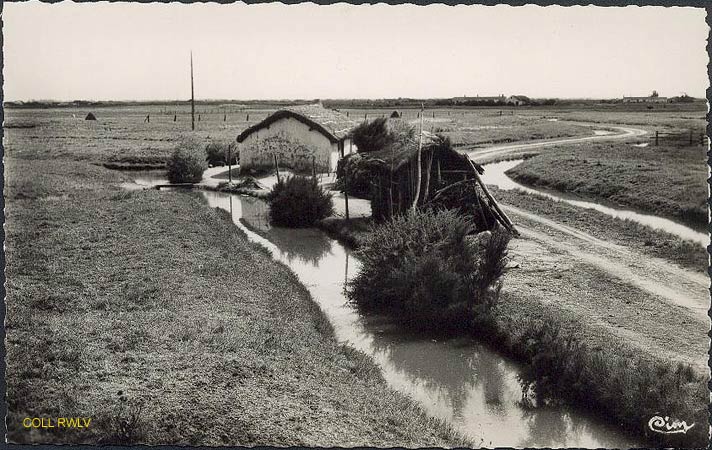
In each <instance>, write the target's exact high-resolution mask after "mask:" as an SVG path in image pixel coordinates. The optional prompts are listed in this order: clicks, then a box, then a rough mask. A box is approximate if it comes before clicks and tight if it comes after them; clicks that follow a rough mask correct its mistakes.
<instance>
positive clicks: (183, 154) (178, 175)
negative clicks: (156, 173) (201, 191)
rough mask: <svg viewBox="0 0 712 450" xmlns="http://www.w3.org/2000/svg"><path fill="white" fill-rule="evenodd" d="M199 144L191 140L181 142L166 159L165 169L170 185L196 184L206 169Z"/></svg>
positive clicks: (206, 165) (206, 164)
mask: <svg viewBox="0 0 712 450" xmlns="http://www.w3.org/2000/svg"><path fill="white" fill-rule="evenodd" d="M201 147H202V146H201V145H200V143H199V142H198V141H197V140H195V139H192V138H187V139H183V140H181V141H180V142H179V143H178V145H177V146H176V148H175V150H174V151H173V154H172V155H171V156H170V158H168V162H167V163H166V168H167V170H168V173H167V175H168V180H170V182H171V183H197V182H199V181H200V180H201V179H202V178H203V172H204V171H205V169H207V168H208V163H207V162H206V161H205V154H204V153H203V149H202V148H201Z"/></svg>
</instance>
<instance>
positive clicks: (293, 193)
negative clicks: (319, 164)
mask: <svg viewBox="0 0 712 450" xmlns="http://www.w3.org/2000/svg"><path fill="white" fill-rule="evenodd" d="M267 201H268V203H269V205H270V210H269V217H270V222H271V223H272V224H274V225H278V226H285V227H292V228H301V227H310V226H313V225H314V224H315V223H316V222H318V221H319V220H321V219H324V218H326V217H328V216H330V215H331V214H332V213H333V211H334V203H333V202H332V200H331V194H329V193H328V192H325V191H324V190H323V189H322V188H321V187H320V186H319V184H318V183H317V181H316V179H314V178H307V177H302V176H293V177H289V178H287V179H286V180H280V181H279V182H278V183H277V184H275V185H274V187H273V188H272V190H271V191H270V193H269V195H268V196H267Z"/></svg>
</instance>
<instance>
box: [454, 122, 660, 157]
mask: <svg viewBox="0 0 712 450" xmlns="http://www.w3.org/2000/svg"><path fill="white" fill-rule="evenodd" d="M576 123H580V124H581V125H587V126H597V127H600V128H613V129H616V130H618V131H620V133H618V134H601V135H594V136H584V137H578V138H566V139H552V140H545V141H537V142H528V143H524V144H511V145H498V146H495V147H488V148H486V149H482V150H475V151H471V152H467V155H468V156H469V157H470V158H471V159H472V160H473V161H476V162H483V161H484V160H485V159H489V158H492V157H494V156H502V155H505V154H507V153H511V152H514V151H521V150H528V149H535V148H541V147H548V146H552V145H559V144H574V143H580V142H587V141H608V140H616V139H627V138H631V137H638V136H643V135H645V134H647V133H648V132H647V131H645V130H641V129H639V128H631V127H620V126H612V125H604V124H595V123H588V122H576Z"/></svg>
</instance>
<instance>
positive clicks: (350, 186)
mask: <svg viewBox="0 0 712 450" xmlns="http://www.w3.org/2000/svg"><path fill="white" fill-rule="evenodd" d="M373 180H374V176H373V170H372V168H371V167H370V166H369V165H368V164H364V162H363V158H362V157H361V155H359V154H358V153H352V154H350V155H346V156H345V157H343V158H341V159H340V160H339V162H338V163H337V164H336V183H334V189H337V190H339V191H341V192H347V193H348V194H349V195H352V196H354V197H359V198H365V199H370V198H371V194H372V191H373Z"/></svg>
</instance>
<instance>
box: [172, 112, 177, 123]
mask: <svg viewBox="0 0 712 450" xmlns="http://www.w3.org/2000/svg"><path fill="white" fill-rule="evenodd" d="M176 120H178V114H174V115H173V122H175V121H176Z"/></svg>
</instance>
